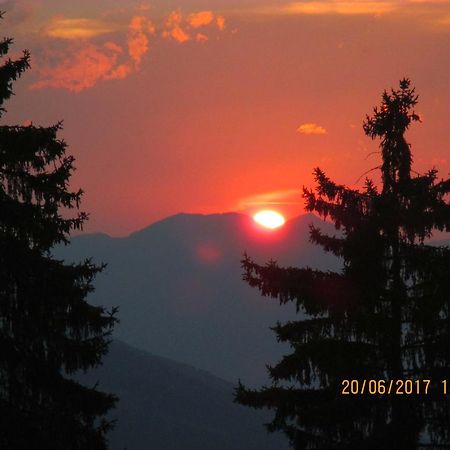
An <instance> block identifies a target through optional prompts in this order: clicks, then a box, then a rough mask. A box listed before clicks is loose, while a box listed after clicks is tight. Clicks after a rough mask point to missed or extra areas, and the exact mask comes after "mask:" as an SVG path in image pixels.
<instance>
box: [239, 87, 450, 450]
mask: <svg viewBox="0 0 450 450" xmlns="http://www.w3.org/2000/svg"><path fill="white" fill-rule="evenodd" d="M417 99H418V98H417V96H416V94H415V91H414V89H412V88H411V84H410V81H409V80H408V79H403V80H401V81H400V86H399V89H397V90H391V91H390V92H384V93H383V96H382V102H381V106H380V107H379V108H375V109H374V112H373V115H372V116H371V117H369V116H368V117H367V118H366V120H365V123H364V131H365V133H366V134H367V135H368V136H369V137H371V138H372V139H377V138H379V139H380V140H381V144H380V149H381V157H382V165H381V166H380V167H379V169H380V170H381V180H382V183H381V188H380V189H377V187H376V186H375V184H374V183H373V182H372V181H371V180H369V179H367V180H366V182H365V187H364V189H363V190H361V191H360V190H354V189H350V188H348V187H346V186H343V185H339V184H336V183H334V182H333V181H331V180H330V179H329V178H328V177H327V176H326V175H325V174H324V172H323V171H322V170H320V169H316V170H315V179H316V182H317V187H316V188H315V190H309V189H304V192H303V196H304V198H305V200H306V207H307V210H308V211H314V212H316V213H317V214H318V215H320V216H321V217H323V218H324V219H326V218H328V219H330V220H331V221H332V222H334V224H335V226H336V229H337V230H340V232H339V233H337V234H336V235H335V236H328V235H324V234H323V233H322V232H321V231H320V229H317V228H314V227H312V228H311V235H310V237H311V240H312V241H313V242H314V243H316V244H318V245H320V246H321V247H322V248H323V249H324V250H325V251H327V252H332V253H333V254H335V255H337V256H339V257H340V258H342V260H343V263H344V265H343V270H342V271H341V272H340V273H333V272H322V271H318V270H312V269H310V268H293V267H289V268H281V267H279V266H278V265H277V264H276V263H275V262H271V263H269V264H267V265H265V266H261V265H258V264H256V263H255V262H254V261H252V260H251V259H250V258H249V257H247V256H246V257H245V259H244V260H243V268H244V271H245V273H244V279H245V281H247V282H248V283H249V284H250V285H251V286H253V287H257V288H258V289H259V290H260V291H261V293H262V294H263V295H265V296H269V297H273V298H278V299H279V301H280V303H282V304H283V303H286V302H291V301H293V302H296V304H297V307H298V310H300V311H302V312H303V313H305V317H306V318H305V319H303V320H298V321H292V322H289V323H285V324H280V323H278V324H277V325H276V327H274V331H275V333H276V335H277V338H278V340H279V341H282V342H288V343H289V344H290V345H291V348H292V353H291V354H289V355H287V356H285V357H284V358H283V359H282V360H281V361H280V362H279V363H278V364H276V365H275V366H273V367H270V368H269V371H270V377H271V380H272V382H271V385H270V386H266V387H263V388H262V389H260V390H250V389H247V388H245V387H244V386H243V385H242V384H239V386H238V388H237V390H236V401H238V402H239V403H242V404H244V405H248V406H252V407H255V408H263V407H266V408H270V409H272V410H273V411H274V412H275V416H274V419H273V421H272V423H271V424H269V430H283V431H284V432H285V433H286V434H287V436H288V437H289V439H290V442H291V444H292V446H293V447H294V448H296V449H328V450H329V449H355V450H363V449H415V448H450V434H449V432H450V415H449V406H450V402H449V398H450V397H449V396H448V395H447V396H445V395H444V392H443V385H442V383H441V380H445V379H447V380H449V378H450V346H449V343H450V250H449V249H448V248H447V247H436V246H430V245H427V244H426V243H425V241H426V239H427V238H429V237H430V236H431V235H432V232H433V230H436V229H437V230H444V231H450V205H449V203H448V197H447V195H448V193H449V192H450V179H447V180H442V179H438V175H437V171H436V170H435V169H432V170H430V171H429V172H428V173H425V174H423V175H415V174H414V172H413V171H412V170H411V163H412V156H411V150H410V145H409V144H408V143H407V141H406V140H405V132H406V131H407V130H408V128H409V126H410V125H411V123H412V122H415V121H419V117H418V115H417V114H416V113H415V112H414V106H415V105H416V103H417ZM352 379H355V380H359V394H357V395H352V394H350V395H342V389H343V385H342V382H343V380H352ZM406 379H412V380H419V382H418V383H417V384H414V392H417V389H419V391H420V394H419V395H417V394H413V395H405V394H404V395H396V394H395V393H394V392H395V389H393V390H391V393H388V389H389V385H390V384H389V383H390V380H393V381H394V382H395V380H406ZM363 380H387V381H386V391H385V392H384V393H383V389H382V388H380V389H379V392H378V393H377V394H375V395H369V394H368V393H367V392H368V386H366V387H365V389H366V390H365V393H364V394H361V389H362V385H363V383H364V381H363ZM421 380H431V383H430V386H429V388H428V391H427V394H425V386H426V382H422V381H421ZM394 386H395V387H397V385H396V384H394ZM417 386H419V387H417ZM404 390H405V389H404V388H403V391H404Z"/></svg>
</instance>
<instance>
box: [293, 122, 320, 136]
mask: <svg viewBox="0 0 450 450" xmlns="http://www.w3.org/2000/svg"><path fill="white" fill-rule="evenodd" d="M297 132H298V133H300V134H327V130H326V129H325V128H324V127H322V126H320V125H317V123H303V124H301V125H300V126H299V127H298V128H297Z"/></svg>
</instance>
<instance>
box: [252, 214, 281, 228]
mask: <svg viewBox="0 0 450 450" xmlns="http://www.w3.org/2000/svg"><path fill="white" fill-rule="evenodd" d="M253 220H254V221H255V222H256V223H259V224H260V225H261V226H263V227H264V228H269V229H270V230H274V229H275V228H279V227H281V226H283V225H284V224H285V222H286V220H285V218H284V217H283V216H282V215H281V214H280V213H278V212H276V211H272V210H268V209H267V210H264V211H259V212H257V213H256V214H255V215H254V216H253Z"/></svg>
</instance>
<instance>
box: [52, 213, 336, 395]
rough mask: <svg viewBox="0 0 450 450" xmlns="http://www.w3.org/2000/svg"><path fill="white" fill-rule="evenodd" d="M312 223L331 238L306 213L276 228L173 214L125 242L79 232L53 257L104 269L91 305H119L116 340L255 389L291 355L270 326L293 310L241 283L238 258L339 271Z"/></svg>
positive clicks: (243, 219) (239, 219) (231, 217)
mask: <svg viewBox="0 0 450 450" xmlns="http://www.w3.org/2000/svg"><path fill="white" fill-rule="evenodd" d="M311 223H314V224H315V225H317V226H320V227H322V229H324V230H325V231H328V232H330V233H335V230H334V227H333V226H332V225H331V224H329V223H326V222H323V221H321V220H319V219H318V218H317V217H316V216H314V215H311V214H307V215H303V216H300V217H297V218H296V219H293V220H291V221H289V222H287V224H286V225H285V226H284V227H282V228H280V229H278V230H274V231H268V230H265V229H262V228H260V227H259V226H258V225H256V224H255V223H254V222H253V220H252V219H251V218H250V217H249V216H246V215H242V214H236V213H228V214H216V215H191V214H179V215H176V216H172V217H169V218H167V219H165V220H162V221H160V222H157V223H154V224H152V225H150V226H149V227H147V228H145V229H143V230H141V231H139V232H137V233H133V234H131V235H130V236H129V237H127V238H111V237H109V236H107V235H104V234H94V235H82V236H79V237H76V238H74V239H73V240H72V244H71V245H70V246H68V247H64V248H58V249H57V250H56V251H55V254H56V256H58V257H61V258H64V259H66V260H69V261H78V260H81V259H83V258H86V257H90V256H92V257H93V259H94V261H104V262H107V264H108V267H107V269H106V270H105V271H104V273H102V274H101V275H99V276H98V278H97V280H96V282H95V286H96V292H95V293H94V294H93V295H91V297H90V301H91V302H92V303H94V304H101V305H105V306H112V305H115V306H119V308H120V309H119V318H120V324H119V325H118V326H117V327H116V330H115V333H114V336H115V337H116V338H119V339H121V340H123V341H125V342H126V343H128V344H130V345H133V346H135V347H138V348H141V349H143V350H147V351H149V352H151V353H152V354H155V355H160V356H164V357H167V358H171V359H174V360H176V361H180V362H184V363H187V364H190V365H192V366H194V367H197V368H200V369H204V370H207V371H208V372H210V373H212V374H214V375H216V376H218V377H221V378H223V379H225V380H229V381H231V382H233V383H236V382H237V380H238V379H241V380H242V381H243V382H245V383H247V384H250V385H255V386H257V385H260V384H261V383H264V382H265V381H266V380H267V377H266V368H265V366H266V364H268V363H271V362H273V363H275V362H276V361H277V360H278V359H279V358H280V357H281V355H282V354H283V351H286V350H287V349H286V348H283V346H282V345H281V344H279V343H277V342H276V339H275V336H274V334H273V333H272V331H271V330H270V327H271V326H274V325H275V324H276V322H277V320H280V321H285V320H289V319H293V318H295V308H294V305H285V306H283V307H280V305H279V304H278V301H277V300H275V299H268V298H264V297H261V296H260V294H259V292H258V291H257V290H256V289H252V288H250V287H249V286H247V284H246V283H245V282H243V281H242V270H241V267H240V260H241V259H242V255H243V253H244V251H245V252H247V253H248V254H249V255H250V256H251V257H252V258H254V259H255V260H256V261H257V262H259V263H265V262H267V261H268V260H269V259H271V258H272V259H275V260H277V261H278V262H279V263H280V265H295V266H306V265H308V266H310V267H318V268H321V269H333V268H336V267H337V266H338V261H337V260H336V258H334V257H333V256H331V255H329V254H324V253H323V252H322V250H321V249H320V248H318V247H317V246H314V245H312V244H311V243H309V241H308V239H309V237H308V228H309V224H311Z"/></svg>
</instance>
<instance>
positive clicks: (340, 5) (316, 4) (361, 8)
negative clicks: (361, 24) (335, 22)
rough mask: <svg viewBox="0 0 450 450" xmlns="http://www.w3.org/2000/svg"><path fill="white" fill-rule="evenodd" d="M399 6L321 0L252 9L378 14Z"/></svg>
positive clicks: (357, 0)
mask: <svg viewBox="0 0 450 450" xmlns="http://www.w3.org/2000/svg"><path fill="white" fill-rule="evenodd" d="M399 6H400V4H399V2H396V1H366V0H349V1H341V0H322V1H311V2H291V3H285V4H281V5H272V6H270V5H266V6H260V7H257V8H255V9H253V12H255V13H257V14H263V15H269V16H270V15H331V14H336V15H379V14H385V13H389V12H392V11H394V10H396V9H397V8H398V7H399Z"/></svg>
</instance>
